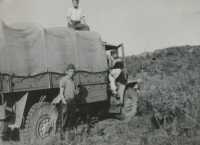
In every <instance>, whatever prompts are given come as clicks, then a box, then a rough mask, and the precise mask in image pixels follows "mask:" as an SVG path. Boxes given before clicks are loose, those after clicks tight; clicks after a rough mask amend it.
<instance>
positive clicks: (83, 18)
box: [81, 17, 86, 25]
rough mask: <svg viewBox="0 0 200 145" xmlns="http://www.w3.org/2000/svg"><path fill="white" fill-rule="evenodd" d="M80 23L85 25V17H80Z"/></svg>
mask: <svg viewBox="0 0 200 145" xmlns="http://www.w3.org/2000/svg"><path fill="white" fill-rule="evenodd" d="M81 21H82V23H83V24H85V25H86V21H85V17H82V19H81Z"/></svg>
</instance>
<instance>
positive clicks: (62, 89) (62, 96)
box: [60, 87, 67, 104]
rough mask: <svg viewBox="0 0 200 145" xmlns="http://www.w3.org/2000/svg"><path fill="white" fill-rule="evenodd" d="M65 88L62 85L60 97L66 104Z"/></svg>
mask: <svg viewBox="0 0 200 145" xmlns="http://www.w3.org/2000/svg"><path fill="white" fill-rule="evenodd" d="M63 94H64V88H63V87H60V98H61V100H62V102H63V104H66V103H67V102H66V101H65V98H64V95H63Z"/></svg>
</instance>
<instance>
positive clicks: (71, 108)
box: [58, 64, 76, 133]
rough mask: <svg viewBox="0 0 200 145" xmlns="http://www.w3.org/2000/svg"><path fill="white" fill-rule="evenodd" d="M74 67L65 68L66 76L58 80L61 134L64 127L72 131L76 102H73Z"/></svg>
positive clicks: (71, 65)
mask: <svg viewBox="0 0 200 145" xmlns="http://www.w3.org/2000/svg"><path fill="white" fill-rule="evenodd" d="M74 72H75V67H74V65H73V64H69V65H68V66H67V71H66V73H67V75H66V76H65V77H63V78H62V79H61V80H60V83H59V87H60V98H61V101H60V107H59V119H58V120H59V122H60V123H59V127H60V131H61V133H62V132H63V129H64V127H66V128H67V129H69V130H70V129H72V128H73V125H74V121H75V113H76V102H75V83H74V79H73V77H74Z"/></svg>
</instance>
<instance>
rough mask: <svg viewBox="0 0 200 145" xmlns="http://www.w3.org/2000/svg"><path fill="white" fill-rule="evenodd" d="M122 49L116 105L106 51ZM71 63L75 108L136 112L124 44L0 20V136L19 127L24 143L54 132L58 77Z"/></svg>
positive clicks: (135, 83)
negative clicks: (73, 74) (74, 87)
mask: <svg viewBox="0 0 200 145" xmlns="http://www.w3.org/2000/svg"><path fill="white" fill-rule="evenodd" d="M113 49H116V50H117V51H118V52H120V51H121V55H122V56H121V57H122V60H123V69H122V73H121V74H120V77H119V79H118V80H117V81H116V84H117V86H118V89H117V92H118V94H119V96H120V97H121V98H122V100H123V102H122V104H121V105H117V104H116V98H115V97H114V96H113V95H112V93H111V90H110V86H109V79H108V75H109V66H108V65H109V64H108V54H109V53H107V52H109V51H111V50H113ZM71 63H72V64H74V65H75V68H76V73H75V76H74V80H75V82H76V84H77V86H78V87H77V90H76V94H75V95H76V97H77V98H79V99H77V100H76V104H77V112H82V111H85V112H90V111H91V110H93V111H94V110H104V111H106V112H108V113H112V114H114V115H116V116H120V117H121V118H123V119H130V118H131V117H132V116H134V115H135V114H136V112H137V100H138V94H137V92H136V90H137V89H139V85H138V81H137V80H129V79H128V75H127V68H126V59H125V53H124V45H123V43H122V44H120V45H111V44H108V43H107V42H104V41H102V40H101V36H100V35H99V34H98V33H97V32H93V31H75V30H72V29H70V28H65V27H55V28H44V27H43V26H42V25H40V24H38V23H16V24H13V25H9V26H8V25H6V24H5V23H4V22H2V21H1V23H0V96H1V99H0V135H1V136H2V135H4V134H5V133H6V132H7V130H8V128H10V129H12V130H13V129H19V130H20V139H21V140H22V142H23V143H24V144H34V143H35V142H36V141H40V140H41V141H42V140H44V139H46V138H49V137H51V136H53V135H54V134H55V133H56V130H57V121H58V106H57V104H56V103H55V102H56V101H55V100H56V98H58V97H59V81H60V79H61V78H62V77H64V76H65V75H66V74H65V72H66V68H67V65H68V64H71Z"/></svg>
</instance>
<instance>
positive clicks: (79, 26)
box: [75, 22, 90, 31]
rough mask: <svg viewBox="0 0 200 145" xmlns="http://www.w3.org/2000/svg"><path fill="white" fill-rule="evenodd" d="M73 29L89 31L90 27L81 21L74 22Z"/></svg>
mask: <svg viewBox="0 0 200 145" xmlns="http://www.w3.org/2000/svg"><path fill="white" fill-rule="evenodd" d="M75 29H76V30H79V31H89V30H90V28H89V26H88V25H85V24H82V23H81V22H77V23H75Z"/></svg>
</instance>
